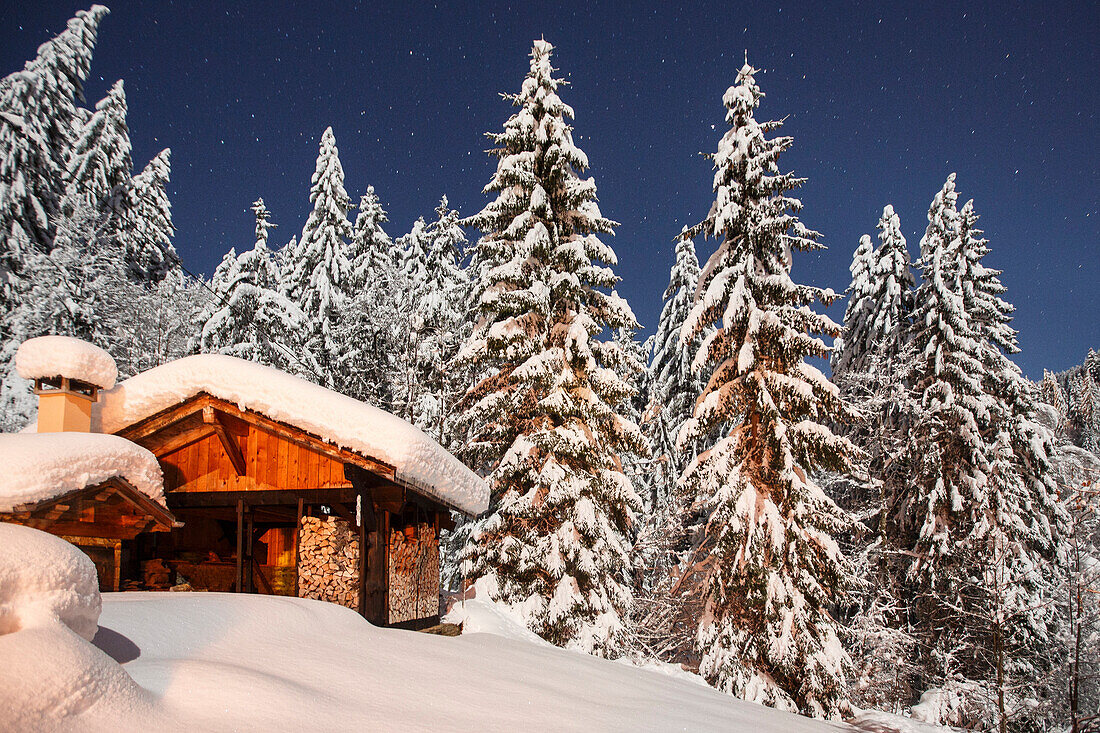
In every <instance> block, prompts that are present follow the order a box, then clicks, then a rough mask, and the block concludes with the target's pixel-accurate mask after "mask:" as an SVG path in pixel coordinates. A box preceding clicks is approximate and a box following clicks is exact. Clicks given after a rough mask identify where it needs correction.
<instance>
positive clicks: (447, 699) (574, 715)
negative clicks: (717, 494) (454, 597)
mask: <svg viewBox="0 0 1100 733" xmlns="http://www.w3.org/2000/svg"><path fill="white" fill-rule="evenodd" d="M100 625H101V627H104V628H106V629H110V630H111V631H112V632H115V634H117V635H119V636H120V637H125V638H126V639H128V640H129V644H132V645H133V647H136V649H137V650H140V652H138V656H137V657H136V658H134V659H132V660H131V661H128V662H126V663H125V664H124V665H123V668H124V669H125V670H126V671H127V672H129V673H130V675H131V676H132V677H133V678H134V679H135V680H136V681H137V682H138V684H140V685H141V686H142V687H145V688H146V689H148V690H150V691H151V692H152V693H153V697H154V699H155V701H154V703H153V704H152V707H151V709H148V710H129V709H126V708H125V707H123V708H120V709H114V710H111V711H110V714H108V715H104V716H103V717H101V718H99V719H98V720H94V723H95V724H96V725H98V724H100V723H102V724H104V726H105V727H110V726H111V725H112V724H113V723H117V724H119V725H122V726H123V727H125V726H127V725H132V724H135V723H137V722H138V721H143V720H144V716H146V715H154V716H155V719H156V720H157V723H156V727H157V729H158V730H174V729H182V728H185V727H186V728H190V729H192V730H194V729H213V728H219V729H230V728H236V729H252V728H255V729H266V730H272V729H274V730H353V729H354V730H372V729H373V730H397V729H404V730H424V731H429V730H430V731H475V730H481V731H485V730H494V731H495V730H500V731H504V730H509V731H515V730H577V731H580V730H584V731H593V730H599V731H611V730H624V731H625V730H630V731H641V730H653V731H657V730H661V731H668V730H693V731H697V730H719V729H721V730H739V729H740V730H747V729H750V728H751V729H752V730H753V731H755V732H756V733H766V732H768V731H775V732H776V733H799V732H801V731H806V732H809V731H827V730H831V729H837V730H839V729H842V728H839V727H837V728H834V727H833V726H830V725H827V724H824V723H819V722H813V721H810V720H807V719H805V718H799V717H796V716H792V715H788V714H784V713H779V712H776V711H774V710H769V709H766V708H762V707H759V706H756V705H751V704H748V703H744V702H740V701H738V700H734V699H733V698H731V697H729V696H728V695H723V694H721V693H719V692H717V691H715V690H711V689H709V688H706V687H703V686H700V685H697V684H692V683H690V682H683V681H680V680H676V679H672V678H670V677H666V676H664V675H661V674H657V673H654V672H649V671H645V670H638V669H633V668H630V667H626V666H624V665H621V664H616V663H614V662H608V661H605V660H601V659H596V658H595V657H590V656H587V655H583V654H580V653H576V652H568V651H564V650H561V649H557V648H554V647H550V646H548V645H541V644H532V643H528V642H523V641H517V640H514V639H509V638H505V637H502V636H497V635H495V634H469V635H463V636H461V637H458V638H446V637H439V636H431V635H427V634H417V633H414V632H407V631H398V630H390V629H379V628H376V627H374V626H371V625H370V624H368V623H366V622H365V621H363V620H362V619H361V618H359V616H357V615H356V614H355V613H354V612H352V611H349V610H347V609H345V608H342V607H340V606H336V605H333V604H328V603H322V602H319V601H307V600H300V599H289V598H271V597H261V596H234V595H229V594H205V593H204V594H183V593H180V594H155V593H124V594H105V595H104V602H103V615H102V617H101V619H100ZM109 636H110V637H111V638H114V639H115V642H114V644H115V645H116V646H117V647H119V648H120V651H121V654H120V656H121V657H122V658H125V656H126V648H129V644H123V643H121V642H119V641H118V638H119V637H116V636H114V635H113V634H112V635H109ZM122 647H125V648H122ZM133 653H135V652H134V651H132V650H131V652H130V654H131V655H132V654H133ZM105 712H106V711H105ZM115 716H117V717H115ZM136 716H140V717H136ZM112 718H113V719H112ZM83 722H88V723H93V720H88V721H82V723H83Z"/></svg>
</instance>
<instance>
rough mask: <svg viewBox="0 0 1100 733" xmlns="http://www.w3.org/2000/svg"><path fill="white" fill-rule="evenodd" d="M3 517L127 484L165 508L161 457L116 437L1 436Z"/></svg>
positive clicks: (62, 434)
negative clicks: (113, 483) (107, 484)
mask: <svg viewBox="0 0 1100 733" xmlns="http://www.w3.org/2000/svg"><path fill="white" fill-rule="evenodd" d="M0 466H2V469H0V512H10V511H12V510H14V509H15V508H16V507H21V506H24V505H27V504H37V503H38V502H42V501H47V500H49V499H54V498H57V497H61V496H65V495H66V494H70V493H72V492H74V491H80V490H81V489H84V488H87V487H88V486H95V485H98V484H101V483H103V482H104V481H107V480H109V479H112V478H121V479H125V480H126V481H127V482H128V483H130V485H132V486H133V487H134V488H135V489H137V490H138V491H140V492H141V493H143V494H145V495H146V496H148V497H149V498H150V499H152V500H154V501H156V502H157V503H159V504H161V505H162V506H163V505H164V478H163V475H162V474H161V470H160V464H159V463H158V462H157V457H156V456H154V455H153V454H152V453H150V452H149V451H147V450H146V449H144V448H142V447H141V446H140V445H137V444H136V443H131V442H130V441H129V440H126V439H125V438H121V437H119V436H117V435H101V434H97V433H0Z"/></svg>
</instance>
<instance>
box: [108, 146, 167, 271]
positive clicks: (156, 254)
mask: <svg viewBox="0 0 1100 733" xmlns="http://www.w3.org/2000/svg"><path fill="white" fill-rule="evenodd" d="M171 154H172V151H171V150H169V149H168V148H165V149H164V150H162V151H160V152H159V153H157V155H156V156H155V157H154V158H153V159H152V160H150V161H149V163H148V164H147V165H146V166H145V169H144V170H143V171H142V172H141V173H139V174H138V175H136V176H134V177H133V179H132V180H131V181H130V185H129V186H128V187H127V191H126V199H125V201H124V202H123V207H122V208H123V214H122V226H121V228H120V229H119V231H118V239H119V244H121V245H122V248H123V251H124V252H125V255H126V262H127V266H128V268H129V271H130V276H131V277H132V278H133V279H135V280H138V281H151V282H159V281H160V280H162V279H164V277H165V276H166V275H167V274H168V272H169V271H170V270H172V269H174V268H176V267H178V266H179V255H177V254H176V249H175V247H173V246H172V237H173V235H174V234H175V227H174V226H173V224H172V205H171V203H170V202H169V201H168V191H167V190H166V187H167V185H168V180H169V178H170V177H171V171H172V165H171V159H170V156H171Z"/></svg>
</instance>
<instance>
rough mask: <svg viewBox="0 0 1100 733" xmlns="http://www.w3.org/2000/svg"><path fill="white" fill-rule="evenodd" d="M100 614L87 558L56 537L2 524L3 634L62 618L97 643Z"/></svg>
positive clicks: (0, 594)
mask: <svg viewBox="0 0 1100 733" xmlns="http://www.w3.org/2000/svg"><path fill="white" fill-rule="evenodd" d="M99 612H100V597H99V578H98V577H97V576H96V571H95V565H94V564H92V561H91V559H90V558H89V557H88V556H87V555H85V554H84V553H83V552H81V551H80V550H79V549H77V548H76V547H74V546H73V545H70V544H69V543H68V542H66V541H65V540H63V539H61V538H60V537H55V536H54V535H52V534H48V533H46V532H41V531H39V530H37V529H32V528H30V527H23V526H20V525H17V524H8V523H0V636H3V635H6V634H12V633H14V632H17V631H19V630H20V629H23V628H26V627H34V626H39V625H41V624H42V623H43V622H44V621H47V620H49V619H52V618H56V619H57V620H59V621H61V623H63V624H65V625H66V626H68V627H69V628H70V629H72V630H73V631H75V632H76V633H77V634H78V635H80V636H81V637H83V638H84V639H87V640H88V641H91V639H92V637H94V636H95V632H96V628H97V626H98V621H99Z"/></svg>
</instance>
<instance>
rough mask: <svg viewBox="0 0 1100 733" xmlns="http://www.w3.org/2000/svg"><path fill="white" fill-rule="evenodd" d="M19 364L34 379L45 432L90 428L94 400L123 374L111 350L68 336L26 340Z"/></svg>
mask: <svg viewBox="0 0 1100 733" xmlns="http://www.w3.org/2000/svg"><path fill="white" fill-rule="evenodd" d="M15 368H16V369H17V370H18V372H19V376H21V377H23V378H24V379H30V380H33V381H34V393H35V394H36V395H38V432H40V433H60V432H78V433H87V432H90V431H91V429H92V404H93V403H94V402H95V401H96V400H97V399H99V392H100V390H103V389H111V388H112V387H114V386H115V379H116V378H117V377H118V369H117V367H116V366H115V360H114V359H112V358H111V355H110V354H108V353H107V352H106V351H104V350H103V349H101V348H99V347H98V346H94V345H92V344H90V343H88V342H86V341H81V340H80V339H75V338H70V337H68V336H40V337H38V338H33V339H29V340H27V341H24V342H23V344H22V345H21V346H20V347H19V350H18V351H17V352H16V353H15Z"/></svg>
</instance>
